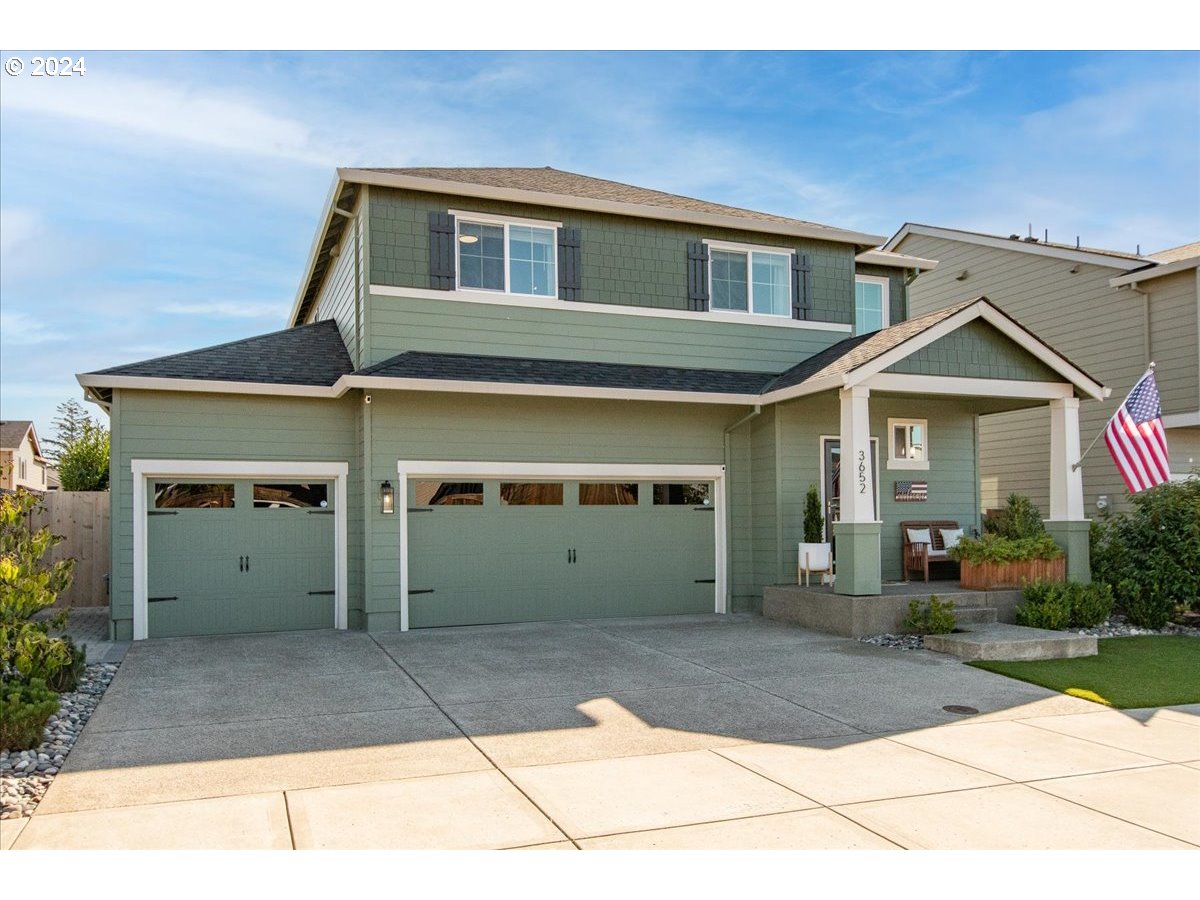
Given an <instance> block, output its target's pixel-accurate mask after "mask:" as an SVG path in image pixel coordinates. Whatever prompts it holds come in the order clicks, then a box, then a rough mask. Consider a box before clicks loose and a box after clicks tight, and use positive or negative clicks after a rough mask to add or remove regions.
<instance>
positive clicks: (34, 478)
mask: <svg viewBox="0 0 1200 900" xmlns="http://www.w3.org/2000/svg"><path fill="white" fill-rule="evenodd" d="M52 472H53V467H52V466H51V465H50V463H49V462H47V460H46V457H44V456H42V446H41V444H40V443H39V442H38V436H37V430H36V429H35V428H34V427H33V423H32V422H30V421H29V420H28V419H17V420H11V421H5V422H0V489H3V490H6V491H15V490H16V489H17V488H22V487H23V488H26V489H27V490H31V491H50V490H55V489H56V488H57V482H58V478H57V473H56V472H53V474H52Z"/></svg>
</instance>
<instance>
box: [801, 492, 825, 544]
mask: <svg viewBox="0 0 1200 900" xmlns="http://www.w3.org/2000/svg"><path fill="white" fill-rule="evenodd" d="M824 540H825V517H824V516H823V515H821V495H820V494H819V493H818V492H817V486H816V485H815V484H810V485H809V486H808V493H807V494H806V495H805V496H804V542H805V543H806V544H819V543H821V542H822V541H824Z"/></svg>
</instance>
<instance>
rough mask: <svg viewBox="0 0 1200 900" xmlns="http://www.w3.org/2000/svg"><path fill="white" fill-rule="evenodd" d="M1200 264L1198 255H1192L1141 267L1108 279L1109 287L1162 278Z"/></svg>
mask: <svg viewBox="0 0 1200 900" xmlns="http://www.w3.org/2000/svg"><path fill="white" fill-rule="evenodd" d="M1198 266H1200V256H1193V257H1192V258H1191V259H1179V260H1176V261H1175V262H1172V263H1163V264H1162V265H1158V266H1152V267H1150V268H1148V269H1143V270H1142V271H1140V272H1130V273H1129V274H1127V275H1118V276H1117V277H1116V278H1110V279H1108V286H1109V287H1124V286H1125V285H1130V286H1132V285H1135V284H1140V283H1141V282H1143V281H1151V280H1153V279H1155V278H1163V277H1165V276H1167V275H1174V274H1175V273H1176V272H1186V271H1187V270H1188V269H1195V268H1197V267H1198Z"/></svg>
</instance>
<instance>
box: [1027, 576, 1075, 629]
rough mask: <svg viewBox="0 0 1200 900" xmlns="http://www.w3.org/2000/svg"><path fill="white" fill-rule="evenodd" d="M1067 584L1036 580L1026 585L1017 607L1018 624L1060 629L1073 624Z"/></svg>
mask: <svg viewBox="0 0 1200 900" xmlns="http://www.w3.org/2000/svg"><path fill="white" fill-rule="evenodd" d="M1065 587H1066V585H1062V584H1057V583H1055V582H1052V581H1035V582H1033V583H1032V584H1027V585H1025V590H1024V591H1023V592H1022V594H1021V597H1022V599H1023V600H1024V601H1025V602H1024V603H1022V604H1021V605H1020V606H1018V607H1017V624H1018V625H1026V626H1028V627H1030V628H1049V629H1051V630H1052V631H1059V630H1061V629H1063V628H1066V627H1067V626H1069V625H1070V624H1071V601H1070V598H1069V596H1068V592H1067V591H1066V590H1064V588H1065Z"/></svg>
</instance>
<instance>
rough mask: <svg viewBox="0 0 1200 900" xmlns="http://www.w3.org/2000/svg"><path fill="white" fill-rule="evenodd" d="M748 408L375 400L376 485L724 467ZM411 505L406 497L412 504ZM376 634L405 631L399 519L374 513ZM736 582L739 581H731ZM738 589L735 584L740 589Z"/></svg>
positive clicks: (371, 603)
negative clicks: (436, 470)
mask: <svg viewBox="0 0 1200 900" xmlns="http://www.w3.org/2000/svg"><path fill="white" fill-rule="evenodd" d="M746 412H747V408H746V407H734V406H691V405H685V404H673V403H649V402H644V401H643V402H638V401H609V400H559V399H549V398H531V397H481V396H472V395H466V394H463V395H456V396H455V398H454V403H453V404H448V403H447V402H446V397H445V395H440V394H434V393H417V392H414V393H405V394H394V393H387V392H382V391H380V392H376V393H375V394H374V398H373V402H372V404H371V413H370V414H371V470H370V474H369V477H368V481H369V482H370V483H372V484H375V485H377V484H379V483H380V482H382V481H384V480H389V481H392V482H393V483H394V482H395V479H396V463H397V460H401V459H409V460H476V461H485V462H493V461H498V462H556V463H568V462H573V463H652V464H695V465H722V464H724V455H725V447H724V433H725V429H726V428H727V427H728V426H729V425H731V424H733V423H734V422H736V421H737V420H738V419H740V418H741V417H742V416H744V415H745V413H746ZM404 502H405V498H400V497H398V498H397V504H398V505H399V504H403V503H404ZM368 518H369V520H370V522H371V527H370V531H371V545H370V547H369V549H368V556H369V559H370V567H369V570H368V573H367V584H366V604H367V605H366V609H367V625H368V627H369V628H370V629H372V630H382V631H388V630H395V629H397V628H399V627H400V558H399V554H400V532H399V521H398V520H399V516H384V515H381V514H380V513H379V511H378V508H377V507H376V508H374V509H373V510H372V511H371V512H370V514H369V516H368ZM730 574H731V578H732V579H736V578H737V575H736V574H735V573H732V572H731V573H730ZM731 583H734V581H733V580H731Z"/></svg>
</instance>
